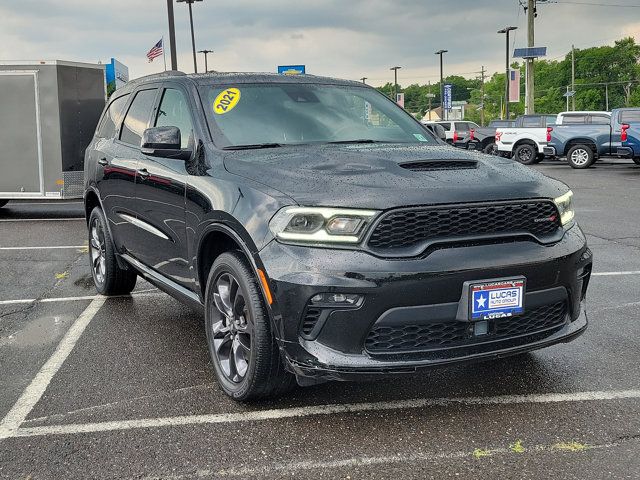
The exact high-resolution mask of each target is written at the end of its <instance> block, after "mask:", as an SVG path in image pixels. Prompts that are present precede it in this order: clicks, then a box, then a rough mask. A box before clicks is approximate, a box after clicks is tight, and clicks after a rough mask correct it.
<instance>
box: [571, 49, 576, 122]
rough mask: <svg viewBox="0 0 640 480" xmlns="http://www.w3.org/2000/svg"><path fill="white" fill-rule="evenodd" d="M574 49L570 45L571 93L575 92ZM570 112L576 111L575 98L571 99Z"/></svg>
mask: <svg viewBox="0 0 640 480" xmlns="http://www.w3.org/2000/svg"><path fill="white" fill-rule="evenodd" d="M575 51H576V47H574V46H573V45H571V91H572V92H575V91H576V55H575ZM571 110H572V111H574V112H575V111H576V96H575V94H574V95H573V96H572V97H571Z"/></svg>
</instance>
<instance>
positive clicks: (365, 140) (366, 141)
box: [327, 138, 389, 145]
mask: <svg viewBox="0 0 640 480" xmlns="http://www.w3.org/2000/svg"><path fill="white" fill-rule="evenodd" d="M327 143H330V144H332V145H339V144H348V143H389V142H386V141H384V140H372V139H370V138H361V139H358V140H336V141H335V142H327Z"/></svg>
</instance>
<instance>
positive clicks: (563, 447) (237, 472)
mask: <svg viewBox="0 0 640 480" xmlns="http://www.w3.org/2000/svg"><path fill="white" fill-rule="evenodd" d="M577 445H579V446H578V447H577V449H576V450H571V447H572V445H571V444H564V443H556V444H553V445H548V444H536V445H529V446H527V447H526V448H525V449H524V450H523V451H522V452H520V453H518V454H517V455H521V454H527V455H531V454H539V453H549V452H558V453H564V454H566V453H567V452H571V451H574V452H578V453H579V452H583V451H586V450H598V449H607V448H614V447H617V446H618V445H619V443H605V444H600V445H583V444H577ZM523 448H524V447H523ZM512 454H514V452H513V450H512V449H510V448H504V447H503V448H492V449H490V450H482V451H481V453H480V455H481V456H482V457H493V456H497V455H502V456H505V455H512ZM476 455H478V451H477V450H476V451H473V450H468V451H457V452H419V453H398V454H395V455H387V456H380V457H365V456H359V457H353V458H346V459H342V460H324V461H323V460H318V461H309V460H307V461H302V462H289V463H280V462H278V463H275V464H273V465H260V466H256V467H239V468H228V469H223V470H218V471H217V472H215V471H213V470H209V469H203V470H197V471H196V472H195V473H196V475H195V476H196V477H197V478H205V477H208V478H219V477H242V478H248V477H251V478H261V477H264V476H266V475H270V474H271V475H273V474H275V473H276V472H279V473H280V475H285V474H286V476H287V477H289V476H294V477H297V475H296V473H298V474H299V472H300V471H304V470H322V471H323V473H325V472H324V470H325V469H335V468H350V469H353V468H358V467H372V466H376V465H387V464H390V463H426V462H429V463H431V462H434V461H442V460H460V459H465V458H467V459H474V458H479V457H477V456H476ZM146 478H147V479H149V480H151V479H155V478H164V479H171V480H178V479H182V478H193V472H191V473H189V474H187V475H170V476H166V475H162V476H160V477H146ZM310 478H313V477H312V476H310ZM334 478H337V476H336V477H334ZM347 478H349V477H347Z"/></svg>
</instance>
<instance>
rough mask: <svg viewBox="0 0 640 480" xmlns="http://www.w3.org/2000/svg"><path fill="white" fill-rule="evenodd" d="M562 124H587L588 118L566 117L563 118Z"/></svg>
mask: <svg viewBox="0 0 640 480" xmlns="http://www.w3.org/2000/svg"><path fill="white" fill-rule="evenodd" d="M562 123H566V124H571V123H574V124H575V123H578V124H585V123H587V116H586V115H565V116H564V117H562Z"/></svg>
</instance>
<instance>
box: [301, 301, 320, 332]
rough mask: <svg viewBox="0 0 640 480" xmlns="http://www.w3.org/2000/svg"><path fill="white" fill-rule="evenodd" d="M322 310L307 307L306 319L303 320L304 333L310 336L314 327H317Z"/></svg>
mask: <svg viewBox="0 0 640 480" xmlns="http://www.w3.org/2000/svg"><path fill="white" fill-rule="evenodd" d="M321 314H322V310H321V309H319V308H313V307H307V311H306V312H305V315H304V318H303V319H302V333H304V334H305V335H309V334H310V333H311V332H312V331H313V327H315V326H316V323H318V320H319V319H320V315H321Z"/></svg>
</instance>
